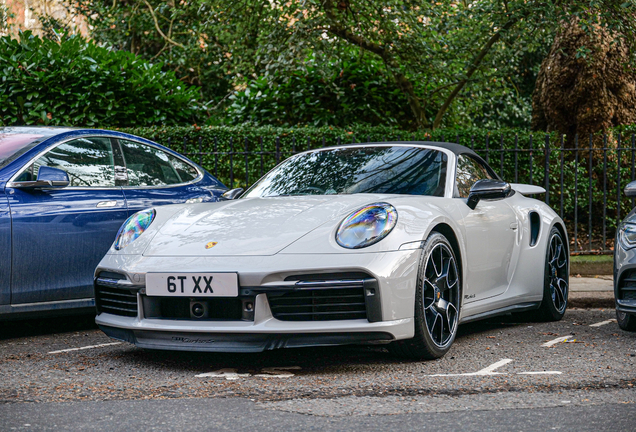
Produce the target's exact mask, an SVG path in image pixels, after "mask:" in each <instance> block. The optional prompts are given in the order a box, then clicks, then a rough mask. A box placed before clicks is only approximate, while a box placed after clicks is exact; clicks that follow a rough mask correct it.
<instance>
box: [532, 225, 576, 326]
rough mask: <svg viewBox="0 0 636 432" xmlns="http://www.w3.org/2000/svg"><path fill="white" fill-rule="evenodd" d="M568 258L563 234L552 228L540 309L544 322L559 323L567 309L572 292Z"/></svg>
mask: <svg viewBox="0 0 636 432" xmlns="http://www.w3.org/2000/svg"><path fill="white" fill-rule="evenodd" d="M568 258H569V257H568V250H567V247H565V244H564V241H563V236H562V235H561V232H560V231H559V229H558V228H557V227H552V230H550V235H549V236H548V247H547V250H546V253H545V264H544V267H545V272H544V276H543V300H541V306H540V307H539V318H540V319H541V320H543V321H559V320H560V319H561V318H563V315H564V314H565V310H566V309H567V306H568V294H569V291H570V286H569V280H570V278H569V271H570V266H569V259H568Z"/></svg>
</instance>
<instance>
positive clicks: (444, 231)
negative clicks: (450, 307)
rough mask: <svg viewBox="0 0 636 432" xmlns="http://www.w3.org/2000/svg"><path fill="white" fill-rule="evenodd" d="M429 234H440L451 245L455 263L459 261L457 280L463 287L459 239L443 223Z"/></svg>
mask: <svg viewBox="0 0 636 432" xmlns="http://www.w3.org/2000/svg"><path fill="white" fill-rule="evenodd" d="M431 232H438V233H440V234H442V235H443V236H444V237H446V239H447V240H448V242H449V243H450V244H451V247H452V248H453V252H454V253H455V257H456V258H457V261H459V265H458V267H459V278H460V281H461V282H462V285H463V281H464V261H463V259H462V253H461V248H460V246H459V239H458V238H457V235H456V234H455V231H454V230H453V228H451V226H450V225H448V224H446V223H444V222H440V223H438V224H437V225H435V226H434V227H433V229H431ZM462 300H463V298H460V302H461V301H462Z"/></svg>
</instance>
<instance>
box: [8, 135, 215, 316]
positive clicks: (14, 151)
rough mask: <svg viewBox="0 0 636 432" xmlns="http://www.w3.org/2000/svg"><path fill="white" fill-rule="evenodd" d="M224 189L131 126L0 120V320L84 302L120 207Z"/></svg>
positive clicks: (210, 197)
mask: <svg viewBox="0 0 636 432" xmlns="http://www.w3.org/2000/svg"><path fill="white" fill-rule="evenodd" d="M226 190H227V188H226V187H225V186H224V185H223V184H222V183H221V182H219V181H218V180H217V179H215V178H214V177H213V176H211V175H210V174H209V173H207V172H206V171H205V170H204V169H202V168H201V167H199V166H198V165H196V164H195V163H193V162H192V161H190V160H188V159H186V158H185V157H183V156H181V155H179V154H178V153H175V152H173V151H172V150H170V149H168V148H166V147H163V146H161V145H159V144H157V143H154V142H152V141H148V140H146V139H143V138H139V137H136V136H133V135H128V134H124V133H119V132H113V131H106V130H97V129H68V128H47V127H37V128H36V127H4V128H0V251H1V252H0V320H6V319H13V318H28V317H32V316H40V315H42V314H45V313H46V314H68V313H77V312H79V313H82V312H89V311H92V308H94V304H95V303H94V299H93V271H94V270H95V267H96V266H97V264H98V263H99V260H100V259H101V258H102V257H103V256H104V254H105V253H106V251H108V249H109V247H110V245H111V244H112V242H113V240H114V239H115V236H116V234H117V231H118V229H119V227H120V226H121V225H122V223H123V222H124V221H125V220H126V219H127V218H128V217H129V216H131V215H132V214H134V213H136V212H137V211H139V210H142V209H145V208H147V207H154V206H159V205H165V204H176V203H180V204H182V203H193V202H206V201H217V200H218V199H219V196H220V195H221V194H222V193H223V192H225V191H226Z"/></svg>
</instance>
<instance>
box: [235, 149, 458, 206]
mask: <svg viewBox="0 0 636 432" xmlns="http://www.w3.org/2000/svg"><path fill="white" fill-rule="evenodd" d="M446 165H447V157H446V154H444V153H443V152H441V151H439V150H434V149H427V148H421V147H409V146H369V147H351V148H337V149H325V150H316V151H312V152H308V153H301V154H299V155H296V156H292V157H291V158H289V159H287V160H286V161H284V162H283V163H281V164H280V165H279V166H277V167H276V168H274V169H273V170H272V171H270V172H269V173H267V174H266V175H265V176H264V177H263V178H262V179H260V180H259V181H258V182H257V183H256V184H254V186H252V187H251V188H250V189H249V190H248V191H247V192H246V193H245V195H244V197H248V198H249V197H271V196H281V195H335V194H355V193H390V194H405V195H431V196H444V189H445V186H446Z"/></svg>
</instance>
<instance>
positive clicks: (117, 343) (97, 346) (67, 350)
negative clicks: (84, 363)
mask: <svg viewBox="0 0 636 432" xmlns="http://www.w3.org/2000/svg"><path fill="white" fill-rule="evenodd" d="M119 344H121V342H113V343H107V344H100V345H89V346H85V347H80V348H68V349H63V350H57V351H49V354H58V353H63V352H71V351H80V350H87V349H92V348H102V347H107V346H111V345H119Z"/></svg>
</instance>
